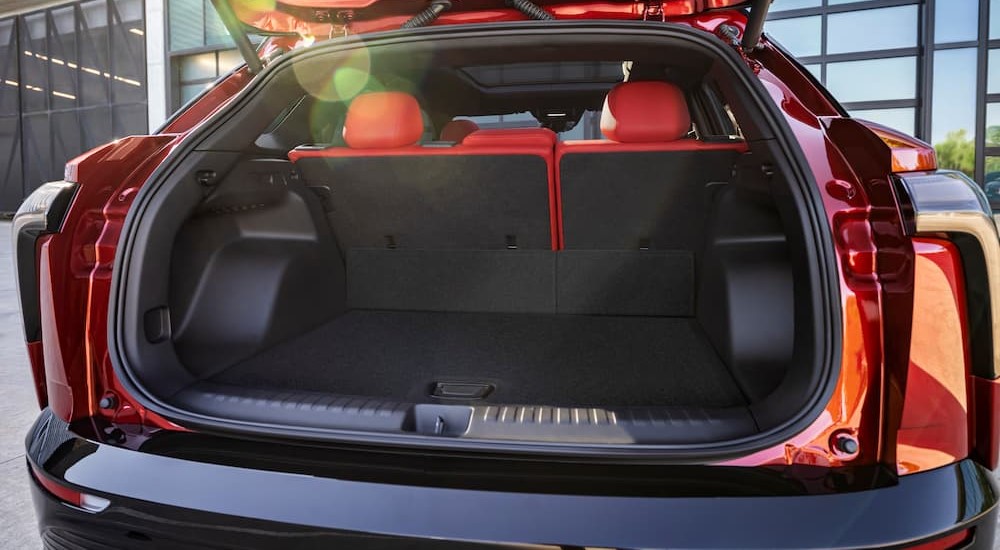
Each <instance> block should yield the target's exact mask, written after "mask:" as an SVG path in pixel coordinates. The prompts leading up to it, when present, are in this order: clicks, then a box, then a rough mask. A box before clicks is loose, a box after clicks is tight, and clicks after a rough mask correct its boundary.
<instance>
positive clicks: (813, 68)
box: [803, 63, 823, 81]
mask: <svg viewBox="0 0 1000 550" xmlns="http://www.w3.org/2000/svg"><path fill="white" fill-rule="evenodd" d="M803 67H805V68H806V70H807V71H809V72H811V73H812V74H813V76H815V77H816V80H819V81H822V80H823V65H821V64H820V63H811V64H809V65H803Z"/></svg>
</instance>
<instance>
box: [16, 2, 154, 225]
mask: <svg viewBox="0 0 1000 550" xmlns="http://www.w3.org/2000/svg"><path fill="white" fill-rule="evenodd" d="M146 2H147V0H139V2H138V3H139V12H140V14H141V15H140V20H139V24H140V25H141V28H142V30H145V29H146V23H147V22H146ZM86 3H87V0H74V1H69V2H65V3H62V4H56V5H48V6H43V7H39V8H38V9H34V10H31V11H23V12H18V13H15V14H11V15H9V16H6V17H3V18H0V19H2V20H3V21H11V22H12V33H13V41H12V42H13V44H14V47H15V48H16V50H15V53H14V56H13V59H14V62H13V64H14V67H13V73H12V74H14V75H16V76H15V78H16V80H17V82H18V83H19V84H20V85H19V86H18V87H17V90H16V91H15V92H14V93H15V96H16V103H17V113H16V114H14V115H4V118H14V117H16V121H17V122H16V136H15V139H17V141H18V146H19V148H20V149H19V160H20V172H21V189H20V195H21V198H22V199H23V198H24V197H26V196H27V195H28V194H29V193H30V192H32V191H33V190H34V189H35V188H37V187H38V186H40V185H41V184H43V183H44V180H52V179H59V178H61V177H62V170H61V169H57V167H54V166H53V164H52V162H53V160H61V159H55V156H54V153H55V152H56V143H57V137H58V136H60V135H73V131H72V130H70V131H66V132H61V131H57V130H58V129H59V128H58V127H57V126H56V121H55V120H54V118H55V117H54V116H53V115H60V114H67V113H76V114H77V115H78V116H79V115H81V114H83V113H87V112H92V111H96V110H99V109H106V110H107V116H108V119H109V126H110V127H111V130H112V136H109V138H110V137H113V132H114V128H115V126H116V121H117V120H118V119H117V114H116V113H117V109H119V108H127V107H142V108H144V109H148V103H149V99H148V98H149V96H148V94H147V93H145V92H146V90H147V86H148V82H149V74H148V71H149V69H148V63H147V62H146V56H147V52H146V44H145V41H142V43H141V46H139V48H141V50H136V51H138V52H140V55H141V56H142V63H141V67H142V68H141V74H142V78H143V84H142V90H143V92H144V93H143V94H142V98H141V100H131V99H126V100H119V99H117V98H116V96H115V84H114V82H113V81H112V79H110V78H107V79H106V82H105V83H104V87H105V98H104V99H102V100H101V101H99V102H97V103H94V104H85V102H84V98H83V82H82V79H83V76H82V74H81V71H76V73H75V74H74V75H73V76H71V77H70V79H69V81H68V82H71V83H72V84H71V85H72V86H73V87H74V89H73V90H72V92H73V95H74V98H73V99H72V100H68V98H64V99H67V100H68V101H71V102H72V104H71V105H67V106H56V105H55V104H54V103H53V98H52V92H53V91H54V90H53V82H54V78H53V75H54V74H55V73H54V70H55V66H54V64H53V63H51V62H50V63H46V65H45V66H44V68H40V69H39V72H38V73H37V74H39V75H41V76H43V77H44V78H45V81H46V83H45V87H46V89H45V90H44V94H45V95H44V105H43V106H41V107H39V108H37V109H32V110H31V111H28V110H27V109H26V106H25V103H26V99H25V98H26V93H25V89H24V86H25V85H26V82H25V69H24V63H23V59H22V55H23V52H24V51H25V47H26V45H25V43H24V40H23V38H24V36H23V35H24V33H26V25H27V23H26V21H27V19H29V18H30V19H36V18H41V23H42V24H43V25H44V27H45V35H44V37H42V36H38V37H34V38H33V39H34V40H38V41H39V42H40V43H44V48H45V54H44V55H46V56H49V57H58V58H66V61H70V57H74V58H75V59H72V62H73V63H76V64H78V65H81V66H82V64H83V60H82V56H83V51H84V47H83V46H85V45H87V43H88V41H91V42H95V41H94V38H95V37H94V36H93V35H91V34H89V33H90V29H89V27H88V26H87V24H86V21H85V19H84V12H83V6H84V4H86ZM63 10H69V11H71V12H72V16H73V30H72V37H69V38H68V39H67V38H66V37H62V36H61V35H58V34H57V33H56V32H55V14H56V13H57V12H62V11H63ZM103 11H104V13H103V17H104V25H105V28H106V31H105V36H104V37H101V38H100V39H98V40H97V41H96V42H97V43H100V42H104V47H105V48H106V51H107V57H106V58H105V59H103V61H104V62H106V67H105V68H104V70H106V71H107V72H114V71H115V67H116V58H117V56H119V55H121V52H116V51H115V48H114V46H115V43H114V41H115V33H116V32H126V31H125V30H124V29H125V25H124V22H123V21H122V18H121V15H120V13H119V9H118V5H117V2H116V0H105V2H104V6H103ZM130 23H132V22H130ZM70 44H71V45H72V48H73V53H74V55H73V56H69V55H66V51H65V50H64V47H66V49H68V47H69V46H70ZM57 46H58V47H57ZM64 82H65V80H64ZM55 91H61V90H55ZM66 93H69V91H67V92H66ZM43 116H44V117H45V118H46V122H45V125H46V128H47V131H48V135H49V139H48V140H47V142H46V143H44V144H38V147H37V148H35V149H34V150H33V151H32V150H29V149H31V147H29V146H28V141H27V136H26V134H25V127H26V125H25V119H26V118H31V117H43ZM78 121H79V118H78ZM142 124H143V127H142V128H135V129H134V130H130V132H129V133H144V132H147V131H148V130H149V128H148V126H147V125H148V121H147V120H145V119H144V120H143V123H142ZM75 132H76V134H75V136H73V139H74V140H76V143H78V144H79V147H80V148H86V147H87V146H88V145H91V144H92V141H93V140H92V139H90V138H92V137H95V136H93V135H91V134H88V128H87V127H86V125H85V124H82V123H80V124H77V125H76V129H75ZM79 152H82V151H79ZM66 160H69V159H66ZM36 161H37V162H36ZM11 164H13V163H11ZM8 168H10V167H8ZM30 172H35V173H37V174H38V175H39V176H41V178H40V180H38V178H36V179H32V178H30V177H29V173H30ZM16 207H17V205H3V207H0V210H3V211H8V210H9V211H13V210H14V209H16Z"/></svg>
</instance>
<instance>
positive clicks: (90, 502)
mask: <svg viewBox="0 0 1000 550" xmlns="http://www.w3.org/2000/svg"><path fill="white" fill-rule="evenodd" d="M31 473H32V474H33V475H34V478H35V480H37V481H38V484H39V485H41V486H42V487H43V488H44V489H45V490H46V491H48V492H50V493H52V495H53V496H54V497H56V498H58V499H59V500H61V501H63V502H65V503H66V504H71V505H73V506H76V507H77V508H80V509H83V510H86V511H88V512H93V513H95V514H96V513H97V512H103V511H104V510H105V509H107V507H108V506H109V505H110V504H111V501H109V500H108V499H106V498H103V497H99V496H96V495H89V494H87V493H81V492H80V491H77V490H75V489H71V488H69V487H67V486H65V485H62V484H59V483H56V482H55V481H53V480H51V479H49V478H48V477H46V476H45V475H44V474H43V473H42V472H41V471H39V470H38V468H37V467H36V466H35V465H34V464H32V465H31Z"/></svg>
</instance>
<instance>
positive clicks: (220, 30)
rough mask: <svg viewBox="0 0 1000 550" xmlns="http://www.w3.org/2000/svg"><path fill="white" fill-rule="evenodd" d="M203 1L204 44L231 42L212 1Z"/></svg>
mask: <svg viewBox="0 0 1000 550" xmlns="http://www.w3.org/2000/svg"><path fill="white" fill-rule="evenodd" d="M204 1H205V44H206V45H216V44H232V43H233V41H232V40H231V39H230V38H229V31H227V30H226V26H225V25H223V24H222V19H220V18H219V14H218V13H216V11H215V8H213V7H212V3H211V2H209V1H208V0H204Z"/></svg>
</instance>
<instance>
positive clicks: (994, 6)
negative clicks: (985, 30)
mask: <svg viewBox="0 0 1000 550" xmlns="http://www.w3.org/2000/svg"><path fill="white" fill-rule="evenodd" d="M993 38H1000V0H990V39H993Z"/></svg>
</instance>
